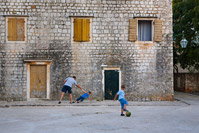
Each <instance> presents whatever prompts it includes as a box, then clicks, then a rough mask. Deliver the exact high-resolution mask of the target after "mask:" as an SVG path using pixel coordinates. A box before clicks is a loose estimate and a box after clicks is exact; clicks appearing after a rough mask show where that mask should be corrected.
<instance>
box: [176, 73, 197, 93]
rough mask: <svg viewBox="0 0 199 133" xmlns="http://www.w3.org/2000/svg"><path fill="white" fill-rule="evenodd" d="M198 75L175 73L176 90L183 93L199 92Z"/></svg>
mask: <svg viewBox="0 0 199 133" xmlns="http://www.w3.org/2000/svg"><path fill="white" fill-rule="evenodd" d="M198 81H199V74H198V73H175V74H174V90H175V91H182V92H199V83H198Z"/></svg>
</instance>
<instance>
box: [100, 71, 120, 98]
mask: <svg viewBox="0 0 199 133" xmlns="http://www.w3.org/2000/svg"><path fill="white" fill-rule="evenodd" d="M119 86H120V70H118V69H115V70H114V69H105V70H104V98H105V100H113V99H114V96H115V94H116V93H117V92H118V90H119Z"/></svg>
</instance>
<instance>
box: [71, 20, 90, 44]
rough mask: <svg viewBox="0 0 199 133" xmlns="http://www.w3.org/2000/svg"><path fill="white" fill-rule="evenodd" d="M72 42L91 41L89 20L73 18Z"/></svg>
mask: <svg viewBox="0 0 199 133" xmlns="http://www.w3.org/2000/svg"><path fill="white" fill-rule="evenodd" d="M72 30H73V32H72V33H73V34H72V37H73V38H72V40H73V42H90V41H91V18H73V29H72Z"/></svg>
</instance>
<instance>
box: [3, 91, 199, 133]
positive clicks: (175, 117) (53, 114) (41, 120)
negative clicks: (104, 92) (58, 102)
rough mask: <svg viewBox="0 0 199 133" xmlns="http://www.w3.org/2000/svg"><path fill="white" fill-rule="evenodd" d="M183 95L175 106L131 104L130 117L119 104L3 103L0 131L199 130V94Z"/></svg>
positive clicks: (134, 132)
mask: <svg viewBox="0 0 199 133" xmlns="http://www.w3.org/2000/svg"><path fill="white" fill-rule="evenodd" d="M177 95H178V94H177ZM183 95H184V94H182V95H178V98H179V99H180V100H182V101H183V102H184V104H179V105H175V106H173V105H172V106H169V105H165V106H157V105H156V106H152V105H150V106H128V110H130V111H131V113H132V116H131V117H125V116H120V106H73V105H72V106H23V107H17V106H16V107H9V108H5V107H1V108H0V133H56V132H57V133H104V132H108V133H124V132H125V133H199V96H194V97H193V96H192V95H188V96H187V95H185V96H183ZM117 102H118V101H117ZM81 104H82V105H83V103H81Z"/></svg>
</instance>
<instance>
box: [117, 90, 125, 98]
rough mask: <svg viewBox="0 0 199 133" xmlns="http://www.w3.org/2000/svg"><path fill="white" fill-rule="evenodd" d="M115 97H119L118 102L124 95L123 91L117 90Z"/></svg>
mask: <svg viewBox="0 0 199 133" xmlns="http://www.w3.org/2000/svg"><path fill="white" fill-rule="evenodd" d="M117 95H119V98H118V100H120V99H122V98H124V96H125V93H124V91H123V90H119V91H118V92H117Z"/></svg>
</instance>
